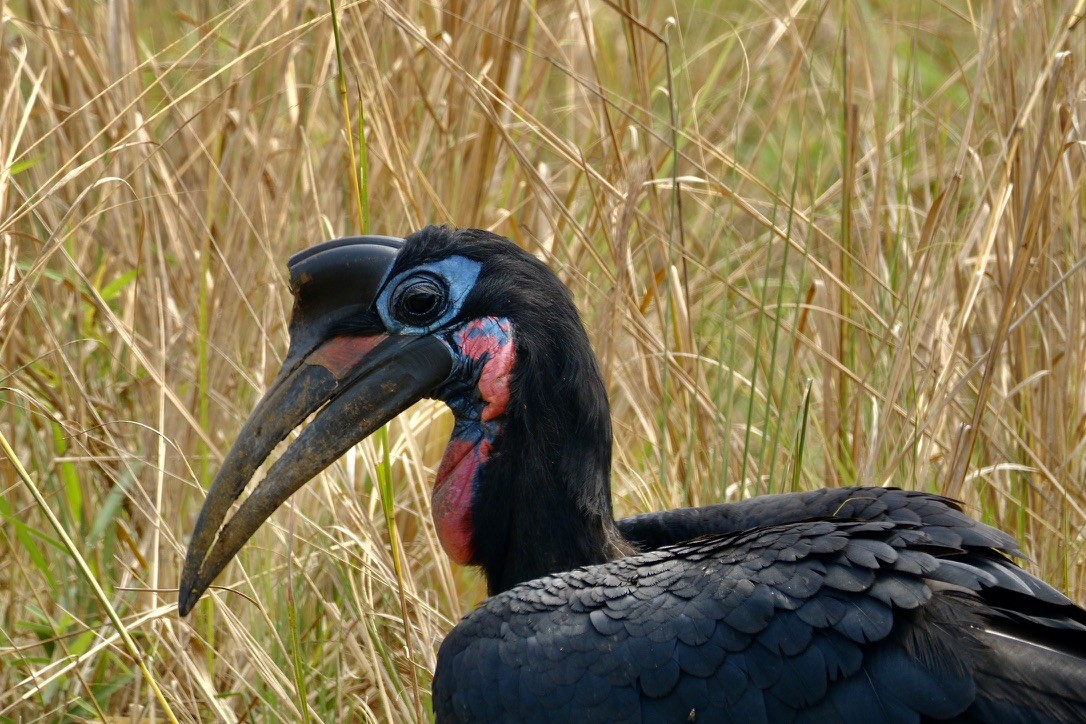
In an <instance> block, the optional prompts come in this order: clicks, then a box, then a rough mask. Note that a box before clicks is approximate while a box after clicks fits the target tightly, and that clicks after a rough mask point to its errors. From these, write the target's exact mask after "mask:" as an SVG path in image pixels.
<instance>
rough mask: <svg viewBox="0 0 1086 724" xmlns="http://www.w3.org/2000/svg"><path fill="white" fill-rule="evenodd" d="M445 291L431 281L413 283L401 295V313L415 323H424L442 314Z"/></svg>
mask: <svg viewBox="0 0 1086 724" xmlns="http://www.w3.org/2000/svg"><path fill="white" fill-rule="evenodd" d="M443 298H444V289H443V288H442V287H440V286H439V285H438V284H437V282H435V281H433V280H431V279H424V280H422V281H416V282H412V283H410V284H408V285H407V287H406V288H405V289H404V290H403V293H402V294H401V295H400V301H399V308H400V313H401V314H403V315H404V316H405V317H407V318H409V319H410V320H411V321H413V322H419V321H424V320H426V319H427V318H428V317H431V316H434V315H435V314H437V313H440V312H441V307H442V304H441V302H442V299H443Z"/></svg>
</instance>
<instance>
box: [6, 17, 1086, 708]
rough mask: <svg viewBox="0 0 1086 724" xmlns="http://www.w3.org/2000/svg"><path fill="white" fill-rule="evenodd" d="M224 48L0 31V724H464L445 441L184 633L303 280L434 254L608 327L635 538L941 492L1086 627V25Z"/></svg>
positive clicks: (228, 32)
mask: <svg viewBox="0 0 1086 724" xmlns="http://www.w3.org/2000/svg"><path fill="white" fill-rule="evenodd" d="M223 5H224V4H220V3H211V2H206V1H189V2H186V1H178V2H164V1H163V0H153V1H151V2H131V1H130V0H98V1H96V2H71V1H68V2H65V1H64V0H21V1H20V0H9V1H8V2H5V3H2V4H0V11H2V24H0V43H2V52H0V258H2V266H0V330H2V333H0V432H2V434H3V436H4V438H5V439H6V441H7V442H8V443H10V451H9V452H6V453H5V454H4V456H2V457H0V720H14V721H38V720H82V719H94V720H98V719H107V720H110V721H128V720H131V721H162V720H169V719H170V718H171V717H176V719H177V720H180V721H206V720H226V721H235V720H243V721H251V720H258V721H264V720H278V719H286V720H293V721H299V720H303V719H309V720H313V721H341V720H343V721H364V720H374V721H402V720H411V719H416V718H419V717H421V718H424V719H425V718H426V717H428V716H429V714H428V712H429V684H430V677H431V672H432V671H433V665H434V660H435V656H436V651H437V646H438V644H439V643H440V640H441V638H442V636H443V635H444V633H445V632H446V631H447V630H448V629H449V628H450V627H451V626H452V625H453V624H454V623H455V622H456V620H457V619H458V618H459V617H460V616H461V615H462V614H463V613H464V612H465V611H466V610H470V608H471V607H473V606H474V605H476V604H477V603H478V602H479V601H480V600H481V599H482V598H483V596H484V595H485V586H484V585H483V584H482V581H481V580H480V577H479V576H478V575H477V574H475V573H474V572H473V571H470V570H464V569H460V568H456V567H453V566H452V565H451V564H449V562H448V561H447V560H446V558H445V556H444V554H443V553H442V551H441V548H440V546H439V544H438V543H437V539H436V537H435V534H434V530H433V524H432V522H431V519H430V511H429V492H430V486H431V482H432V479H433V473H434V470H435V468H436V465H437V463H438V461H439V460H440V456H441V453H442V450H443V449H444V445H445V442H446V441H447V439H448V433H449V430H450V428H451V420H450V418H449V416H448V414H447V412H445V411H444V409H443V408H442V407H440V406H439V405H437V404H436V403H424V404H420V405H418V406H416V407H415V408H413V409H412V410H411V411H409V412H408V413H406V414H404V415H402V416H401V417H400V418H399V419H398V420H396V421H395V422H393V423H392V424H391V425H390V426H389V437H388V441H389V447H388V451H387V453H385V452H384V451H382V450H381V449H380V448H379V447H378V446H375V444H374V443H373V442H372V441H371V442H367V443H364V444H362V445H360V446H358V447H357V448H356V449H355V450H353V451H352V452H351V453H350V454H349V455H347V456H346V457H345V458H344V459H343V460H341V461H340V462H339V463H337V464H335V465H334V466H332V467H331V468H330V469H329V470H328V471H327V472H325V473H324V474H322V475H321V476H319V477H318V478H317V479H316V480H315V481H314V482H313V483H311V484H310V485H309V486H307V487H306V488H304V489H303V490H302V491H301V492H299V493H298V494H297V495H296V496H295V497H294V499H293V502H292V505H290V506H287V507H285V508H284V509H283V510H281V511H279V512H278V513H277V514H276V515H275V516H274V517H273V519H272V521H271V522H270V523H269V524H267V525H265V526H264V528H263V529H262V530H261V531H260V532H259V533H258V534H257V536H256V537H255V538H254V539H253V541H252V542H251V543H250V544H249V545H248V546H247V548H246V549H245V550H244V551H243V552H242V554H241V555H240V557H239V559H238V562H236V563H234V564H232V565H231V566H230V567H229V568H228V569H227V571H226V572H225V573H224V574H223V575H222V576H221V577H220V579H219V581H218V583H219V584H220V587H219V588H216V589H214V591H213V594H212V595H210V596H209V597H207V598H206V599H205V601H203V602H202V603H201V604H200V605H199V606H198V607H197V609H196V611H195V612H194V614H193V615H191V616H190V617H189V618H187V619H185V620H180V619H178V617H177V615H176V610H175V604H176V586H177V580H178V575H179V570H180V564H181V561H182V558H183V555H184V549H185V545H186V543H187V539H188V535H189V532H190V531H191V528H192V525H193V523H194V521H195V515H196V512H197V511H198V509H199V507H200V505H201V503H202V501H203V496H204V493H203V491H204V490H205V489H206V487H207V485H208V483H209V482H210V480H211V477H212V476H213V475H214V472H215V469H216V466H217V464H218V463H219V461H220V460H221V459H222V456H223V453H224V452H225V450H226V449H227V448H228V447H229V446H230V444H231V443H232V442H233V439H234V436H235V434H236V432H237V430H238V428H239V427H240V424H241V422H242V421H243V420H244V418H245V417H246V416H247V414H248V412H249V410H250V409H251V407H252V405H253V404H254V402H255V401H256V400H257V398H258V397H259V395H260V393H261V392H262V390H263V389H264V387H265V386H266V385H267V384H268V383H269V382H270V379H271V376H272V375H274V373H275V371H276V369H277V367H278V363H279V361H280V359H281V357H282V355H283V353H284V350H285V349H286V343H287V332H286V323H287V318H288V315H289V309H290V298H289V292H288V290H287V287H286V283H285V281H286V273H285V261H286V259H287V257H288V255H289V254H291V253H293V252H295V251H298V250H299V249H302V248H304V247H307V246H309V245H311V244H314V243H316V242H320V241H323V240H325V239H330V238H334V237H337V236H344V235H349V234H354V233H359V232H362V231H364V232H370V233H380V234H390V235H397V236H403V235H406V234H408V233H410V232H411V231H414V230H416V229H418V228H420V227H422V226H424V225H425V224H428V223H442V224H452V225H456V226H478V227H485V228H488V229H491V230H494V231H496V232H497V233H500V234H502V235H505V236H508V237H509V238H511V239H512V240H513V241H515V242H516V243H518V244H520V245H521V246H523V247H524V248H526V249H528V250H530V251H531V252H533V253H535V254H537V255H538V256H539V257H541V258H542V259H544V260H546V261H547V262H548V263H549V264H550V265H551V266H552V268H554V269H555V270H556V271H557V272H558V273H559V274H560V275H561V277H562V279H563V280H564V281H565V282H566V283H567V284H568V285H569V286H570V287H571V288H572V290H573V292H574V295H575V297H576V299H577V302H578V305H579V308H580V309H581V311H582V313H583V315H584V319H585V324H586V327H587V329H588V332H589V335H590V337H591V338H592V341H593V344H594V346H595V349H596V350H597V352H598V354H599V356H600V360H601V364H602V367H603V370H604V374H605V376H606V379H607V381H608V385H609V391H610V394H611V400H612V408H613V414H614V418H615V436H616V444H615V460H614V468H613V475H614V487H615V496H616V509H617V512H618V514H620V515H629V514H633V513H637V512H644V511H649V510H657V509H662V508H668V507H676V506H683V505H701V504H708V503H714V502H719V501H725V500H737V499H740V498H743V497H749V496H753V495H759V494H764V493H768V492H783V491H790V490H798V489H807V488H814V487H822V486H841V485H896V486H901V487H906V488H915V489H921V490H928V491H933V492H941V493H944V494H947V495H950V496H953V497H955V498H958V499H961V500H962V501H964V503H965V506H966V509H967V511H968V512H969V513H970V514H971V515H974V516H976V517H979V518H981V519H983V520H985V521H987V522H989V523H992V524H994V525H997V526H999V527H1001V528H1003V529H1005V530H1008V531H1010V532H1011V533H1013V534H1014V535H1015V536H1016V537H1017V538H1018V540H1019V541H1020V542H1021V544H1022V546H1023V549H1024V550H1025V551H1026V552H1027V553H1028V555H1029V556H1030V557H1031V560H1030V561H1028V562H1026V563H1025V564H1024V565H1027V566H1028V567H1029V568H1030V569H1031V570H1033V571H1034V572H1037V573H1039V574H1040V575H1041V576H1043V577H1044V578H1045V579H1047V580H1049V581H1050V582H1052V583H1053V584H1054V585H1056V586H1057V587H1058V588H1061V589H1063V590H1065V591H1067V592H1068V593H1069V594H1070V595H1071V596H1072V597H1073V598H1074V599H1076V600H1077V601H1078V602H1080V603H1081V602H1083V601H1084V600H1086V555H1084V550H1083V546H1084V543H1086V490H1084V484H1086V385H1084V377H1086V272H1084V271H1083V269H1082V267H1083V266H1084V265H1086V59H1084V55H1086V51H1084V48H1086V44H1084V43H1083V33H1084V32H1086V27H1084V25H1086V24H1084V23H1082V22H1077V25H1076V20H1075V18H1077V19H1078V21H1081V20H1082V17H1083V6H1084V5H1086V2H1083V1H1082V0H1078V1H1077V2H1072V1H1068V2H1028V1H1027V2H1014V3H1012V2H1002V3H998V2H997V3H969V2H946V3H930V2H922V1H916V2H892V1H887V2H878V1H871V2H862V3H861V2H849V1H848V0H827V1H825V2H817V1H815V2H805V1H804V0H797V2H793V3H790V4H788V5H787V6H785V4H783V3H770V2H748V1H745V0H744V1H736V2H723V1H720V0H713V1H702V2H689V3H687V2H682V3H676V2H653V1H651V0H648V1H645V2H631V1H630V0H615V1H614V2H587V1H583V2H572V3H561V2H552V1H547V0H537V1H534V2H531V1H527V2H493V1H489V0H481V1H479V2H466V1H463V0H451V1H449V2H441V1H440V0H435V1H434V2H430V3H420V2H410V1H408V2H386V1H385V0H373V1H367V2H342V1H341V0H336V2H335V7H334V13H333V12H332V11H333V8H332V7H331V6H330V4H329V3H326V2H318V1H317V0H281V1H275V0H245V1H242V2H237V3H233V4H231V6H230V7H229V8H228V9H223ZM337 32H338V37H339V50H338V51H337V44H336V35H337ZM18 466H22V467H23V468H25V470H26V476H25V477H24V476H22V475H21V474H20V472H19V471H18ZM382 469H384V470H387V471H389V472H390V473H391V474H390V476H389V477H390V479H391V482H392V490H393V496H392V497H391V499H390V500H388V502H389V503H390V504H391V506H392V512H393V516H394V518H395V521H396V524H397V525H396V530H397V531H398V536H397V537H396V538H395V539H393V538H392V537H391V536H390V532H389V527H388V526H386V524H385V517H384V514H383V512H382V500H381V495H380V486H379V485H378V477H379V476H378V474H377V473H378V471H379V470H382ZM51 518H52V519H53V520H55V521H56V523H57V524H59V526H60V528H61V530H63V531H64V533H65V534H66V536H68V537H69V538H70V543H69V542H66V541H65V540H64V536H62V535H61V534H60V533H59V532H58V531H57V529H56V527H55V526H54V523H53V522H52V521H51ZM393 545H395V546H397V547H398V548H397V549H398V550H400V551H402V553H403V556H404V562H405V569H404V571H403V575H402V576H400V575H397V573H396V572H395V569H394V566H393V563H392V557H391V553H390V551H391V550H392V546H393ZM80 559H81V560H82V561H84V562H85V564H86V566H85V567H83V566H81V565H80V563H79V561H80ZM96 588H99V589H100V590H101V593H100V594H99V593H97V592H96ZM103 601H105V602H108V603H109V605H110V607H112V608H113V609H115V611H116V613H117V615H118V617H119V618H118V621H119V623H120V625H119V626H118V625H117V622H114V621H112V620H111V619H110V618H109V616H108V614H107V606H106V605H105V603H103ZM126 639H127V642H126ZM156 689H157V691H158V694H156Z"/></svg>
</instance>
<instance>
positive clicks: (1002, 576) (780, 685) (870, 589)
mask: <svg viewBox="0 0 1086 724" xmlns="http://www.w3.org/2000/svg"><path fill="white" fill-rule="evenodd" d="M1001 560H1002V561H1003V562H1002V563H1001V562H1000V561H1001ZM1021 575H1022V572H1021V571H1019V570H1018V569H1017V568H1015V567H1014V566H1013V564H1010V563H1008V562H1006V559H1003V558H1002V556H1000V555H999V554H998V553H996V552H994V551H989V552H988V553H987V554H984V553H983V552H976V551H968V550H966V549H964V548H962V547H956V546H948V545H946V544H945V543H942V542H939V541H937V540H935V539H934V538H933V537H932V536H931V535H930V534H929V532H928V531H927V530H926V529H925V528H923V527H921V526H919V525H918V524H917V523H915V522H908V521H895V520H882V521H868V522H857V521H841V520H811V521H805V522H800V523H794V524H789V525H780V526H770V527H764V528H758V529H755V530H750V531H745V532H742V533H738V534H727V535H715V536H709V537H705V538H702V539H698V540H694V541H690V542H688V543H684V544H680V545H675V546H665V547H663V548H660V549H658V550H655V551H650V552H648V553H642V554H639V555H635V556H631V557H628V558H624V559H620V560H617V561H613V562H611V563H606V564H602V565H596V566H590V567H586V568H579V569H575V570H573V571H569V572H566V573H563V574H559V575H555V576H548V577H544V578H540V579H536V580H533V581H529V582H527V583H525V584H522V585H520V586H517V587H515V588H513V589H510V590H509V591H506V592H504V593H502V594H499V595H497V596H494V597H492V598H489V599H487V600H486V601H485V602H484V603H483V604H482V605H481V606H480V608H478V609H476V610H475V611H473V612H472V613H470V614H469V615H468V616H466V617H465V618H464V620H463V621H461V623H460V624H459V625H458V626H457V627H456V628H455V629H454V630H453V631H452V632H451V633H450V635H449V636H448V637H447V638H446V639H445V641H444V643H443V644H442V647H441V650H440V652H439V656H438V666H437V671H436V674H435V678H434V688H433V693H434V707H435V711H436V712H437V715H438V720H439V721H514V720H520V721H645V722H648V721H653V722H656V721H661V722H663V721H676V722H677V721H696V722H707V721H737V722H778V721H819V722H821V721H837V720H844V721H875V720H876V717H878V718H879V719H881V720H882V721H884V722H899V721H900V722H913V721H920V720H921V718H935V719H938V718H948V717H955V716H967V715H970V716H971V715H976V716H981V717H983V718H988V715H992V714H998V715H1000V716H1002V717H1003V718H1006V719H1007V720H1008V721H1015V720H1033V721H1039V720H1043V719H1044V718H1045V717H1047V718H1049V719H1051V720H1053V721H1059V720H1073V716H1072V717H1071V718H1069V715H1070V714H1073V713H1074V712H1081V711H1083V710H1086V709H1082V708H1081V707H1086V666H1084V663H1086V618H1084V617H1083V616H1081V615H1080V614H1083V612H1082V611H1081V609H1077V608H1076V607H1074V606H1073V605H1071V604H1070V603H1069V602H1067V601H1066V599H1062V601H1048V600H1046V599H1044V598H1039V597H1037V596H1034V595H1033V594H1032V592H1031V591H1030V590H1029V586H1028V585H1027V586H1025V590H1024V591H1023V590H1016V589H1017V583H1016V582H1015V579H1017V578H1019V577H1020V576H1021ZM993 592H994V598H993V601H992V602H989V601H988V600H987V599H988V598H992V597H993ZM1057 595H1058V594H1057ZM1061 598H1062V597H1061ZM1076 616H1078V618H1076ZM1027 659H1028V660H1032V661H1034V662H1036V663H1035V665H1034V667H1033V670H1032V671H1023V670H1021V669H1019V668H1016V667H1019V666H1020V665H1021V664H1022V662H1023V661H1024V660H1027ZM1054 672H1055V673H1056V674H1058V675H1057V681H1056V682H1055V683H1052V682H1046V681H1045V680H1044V677H1046V676H1051V675H1053V673H1054ZM1030 687H1032V688H1030ZM1061 697H1062V698H1061ZM1027 715H1028V716H1027Z"/></svg>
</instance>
